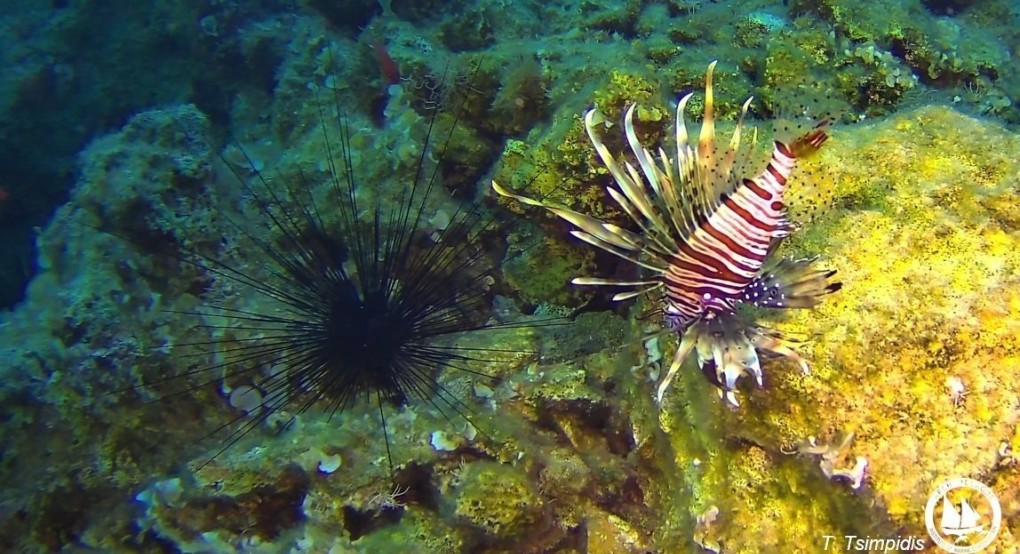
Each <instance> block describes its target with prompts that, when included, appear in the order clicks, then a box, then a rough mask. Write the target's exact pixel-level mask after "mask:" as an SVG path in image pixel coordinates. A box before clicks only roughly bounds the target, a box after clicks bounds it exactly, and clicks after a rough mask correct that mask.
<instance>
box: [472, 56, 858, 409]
mask: <svg viewBox="0 0 1020 554" xmlns="http://www.w3.org/2000/svg"><path fill="white" fill-rule="evenodd" d="M714 68H715V62H712V63H711V64H709V66H708V71H707V72H706V73H705V100H704V106H705V109H704V113H703V114H702V124H701V129H700V133H699V135H698V138H697V140H696V141H694V140H692V139H691V134H690V133H688V131H687V125H686V123H685V121H684V111H685V108H686V106H687V103H688V101H689V100H690V99H691V94H687V95H685V96H684V97H683V98H681V100H680V102H679V103H678V105H677V110H676V125H675V128H674V131H675V134H674V137H675V141H674V144H673V145H671V146H673V147H675V149H673V148H664V147H660V148H658V149H656V150H657V151H656V150H652V151H650V150H649V149H647V148H645V147H644V146H643V145H642V144H641V143H640V142H639V141H638V137H637V133H636V132H635V130H634V121H633V118H634V113H635V106H634V105H631V106H629V107H628V108H627V110H626V113H625V115H624V121H623V129H624V134H625V138H626V142H627V144H628V146H629V147H630V150H631V152H630V153H629V154H627V155H625V156H622V157H619V158H618V157H616V156H614V155H613V154H612V153H611V152H610V151H609V149H608V148H607V147H606V145H605V143H604V142H603V140H602V138H601V136H600V131H602V130H603V129H602V127H604V125H602V124H603V123H604V121H605V118H604V117H603V116H602V115H600V114H599V113H598V112H597V111H596V110H591V111H589V112H588V113H587V114H586V116H585V127H586V129H587V131H588V137H589V138H590V139H591V142H592V146H594V148H595V151H596V152H597V153H598V156H599V158H600V159H601V160H602V162H603V163H604V164H605V166H606V169H608V171H609V174H610V175H612V177H613V181H614V183H613V185H610V186H608V187H607V189H608V192H609V195H610V196H611V197H612V199H613V200H614V201H615V202H616V203H617V204H618V205H619V206H620V208H621V209H622V211H623V212H624V213H626V214H627V216H628V217H629V218H630V219H631V220H632V222H633V224H634V225H633V229H634V230H628V229H624V228H622V227H620V226H618V225H614V224H612V223H607V222H604V221H601V220H599V219H596V218H594V217H591V216H588V215H585V214H581V213H578V212H575V211H573V210H570V209H568V208H565V207H558V206H552V205H549V204H546V203H544V202H542V201H540V200H534V199H531V198H528V197H526V196H521V195H518V194H514V193H512V192H510V191H508V190H506V189H504V188H502V187H500V186H499V185H498V184H496V183H495V182H493V183H492V186H493V189H494V190H495V191H496V192H497V193H498V194H500V195H502V196H506V197H510V198H513V199H516V200H518V201H520V202H522V203H524V204H526V205H530V206H539V207H542V208H544V209H546V210H548V211H550V212H552V213H553V214H554V215H556V216H557V217H559V218H561V219H563V220H565V221H567V222H569V223H570V224H571V225H573V226H574V227H575V230H573V231H571V234H572V235H574V236H575V237H577V238H578V239H580V240H582V241H584V242H586V243H588V244H590V245H592V246H594V247H596V248H599V249H601V250H603V251H605V252H608V253H610V254H613V255H615V256H618V257H620V258H622V259H624V260H627V261H628V262H630V263H632V264H634V265H636V266H638V267H639V268H641V269H642V270H643V272H644V275H643V276H642V277H641V278H639V279H634V280H620V279H605V278H599V277H577V278H575V279H574V280H573V283H574V284H578V285H595V286H612V287H622V288H624V290H623V291H622V292H619V293H617V294H616V295H614V296H613V300H625V299H628V298H633V297H635V296H639V295H643V294H648V295H650V296H651V297H652V298H653V301H654V302H657V303H658V305H659V308H658V310H657V311H661V312H662V313H663V314H664V315H665V318H664V325H665V327H666V328H667V329H668V330H669V331H674V332H676V333H677V334H679V335H680V345H679V346H678V348H677V352H676V356H675V357H674V359H673V363H672V365H671V366H670V368H669V371H668V372H667V373H666V376H665V377H664V378H663V380H662V382H661V383H660V384H659V387H658V391H657V398H658V401H659V402H660V403H661V402H662V398H663V395H664V393H665V391H666V389H667V388H669V385H670V383H671V382H672V381H673V378H674V377H675V375H676V373H677V371H678V370H679V369H680V366H681V365H682V364H683V362H684V360H685V359H687V358H688V357H689V356H690V354H691V353H692V352H697V357H698V363H699V365H700V367H701V371H702V372H703V373H704V374H705V375H706V376H707V377H708V380H709V381H711V382H712V383H713V384H715V385H716V386H717V387H718V388H719V391H720V394H721V395H722V396H723V397H724V398H725V399H726V400H727V401H728V402H729V403H731V404H734V405H736V404H737V400H736V396H735V395H734V394H733V390H734V387H735V386H736V383H737V380H738V379H739V378H740V377H741V376H743V375H750V376H752V377H753V378H754V380H755V382H757V383H758V385H759V386H760V385H761V384H762V370H761V363H760V360H759V352H762V353H769V354H775V355H778V356H783V357H786V358H789V359H791V360H793V361H794V362H796V363H797V364H799V365H800V367H801V369H802V370H804V371H807V367H808V366H807V363H806V362H805V361H804V360H803V359H802V358H801V357H800V356H799V355H798V354H797V353H796V352H795V351H794V350H793V345H794V344H795V342H796V341H793V340H792V339H789V338H786V337H783V336H782V335H780V334H779V333H777V332H775V331H771V330H768V329H766V328H764V327H761V326H758V325H756V324H754V323H752V322H747V321H744V320H743V319H742V318H741V317H740V315H739V314H738V313H737V307H738V306H739V305H741V304H745V305H751V306H756V307H759V308H768V309H776V310H785V309H788V308H810V307H812V306H814V305H816V304H818V303H819V302H820V301H821V300H822V298H823V297H825V296H826V295H828V294H830V293H832V292H835V291H837V290H839V289H840V287H841V284H840V283H839V282H835V281H831V280H830V279H831V277H832V276H833V275H834V274H835V271H834V270H828V269H820V268H817V267H815V266H814V259H802V260H792V259H778V257H777V256H776V251H777V250H778V246H779V244H780V243H781V242H782V240H783V239H784V238H786V237H788V236H789V235H790V234H791V233H793V232H794V226H793V225H792V224H791V223H790V221H789V220H788V219H787V217H786V205H785V203H784V201H783V200H784V198H783V197H784V193H785V191H786V184H787V180H788V179H789V177H790V175H791V174H792V173H793V170H794V168H795V167H796V165H797V160H798V159H800V158H803V157H805V156H810V155H812V154H814V153H815V152H816V151H817V150H818V149H819V148H820V147H821V146H822V144H823V143H825V141H826V139H827V138H828V120H825V119H823V120H821V121H817V122H806V123H807V124H805V122H791V121H782V122H777V123H778V124H777V125H776V126H775V128H776V129H777V135H776V136H775V137H774V147H773V151H772V157H771V158H770V159H769V160H768V162H767V163H765V164H764V168H761V165H758V168H756V173H752V172H751V171H750V170H751V169H752V166H753V165H755V164H756V161H755V160H754V159H753V156H752V153H753V151H754V144H755V141H756V138H757V133H755V132H753V130H752V132H749V133H744V132H743V129H744V115H746V113H747V110H748V107H749V106H750V103H751V99H750V98H749V99H747V101H745V102H744V104H743V107H742V108H743V109H742V111H741V115H740V118H739V119H738V121H737V125H736V129H735V130H734V132H733V135H732V137H731V138H730V140H729V142H728V144H719V143H717V141H716V135H715V122H714V117H713V110H714V108H713V91H712V72H713V70H714ZM614 185H615V186H614Z"/></svg>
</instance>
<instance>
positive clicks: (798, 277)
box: [743, 258, 843, 309]
mask: <svg viewBox="0 0 1020 554" xmlns="http://www.w3.org/2000/svg"><path fill="white" fill-rule="evenodd" d="M814 262H815V258H810V259H801V260H791V259H783V260H780V261H779V262H778V263H776V264H775V265H774V266H772V267H771V268H767V269H766V270H765V271H763V272H762V274H761V275H759V276H758V277H756V278H755V279H754V280H753V281H751V283H750V284H749V285H748V286H747V288H746V289H745V291H744V297H743V300H744V301H746V302H748V303H749V304H754V305H755V306H759V307H762V308H778V309H785V308H811V307H813V306H816V305H818V303H820V302H821V301H822V299H823V298H824V297H825V296H826V295H828V294H831V293H834V292H836V291H838V290H839V289H841V288H843V283H841V282H839V281H835V280H833V279H832V278H833V277H834V276H835V275H836V270H834V269H819V268H818V267H816V266H815V264H814Z"/></svg>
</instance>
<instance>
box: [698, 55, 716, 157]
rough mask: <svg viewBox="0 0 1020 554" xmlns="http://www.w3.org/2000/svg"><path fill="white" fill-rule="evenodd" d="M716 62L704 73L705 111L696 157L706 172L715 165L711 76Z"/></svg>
mask: <svg viewBox="0 0 1020 554" xmlns="http://www.w3.org/2000/svg"><path fill="white" fill-rule="evenodd" d="M717 63H719V61H718V60H712V63H710V64H708V71H707V72H705V111H704V112H703V113H704V115H703V116H702V121H701V134H700V135H699V137H698V156H699V157H700V158H701V160H702V167H703V168H704V169H705V170H706V171H707V170H708V169H709V168H710V167H712V166H713V165H714V164H715V94H714V91H713V87H712V74H713V73H714V72H715V66H716V64H717Z"/></svg>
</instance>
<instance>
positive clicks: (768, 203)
mask: <svg viewBox="0 0 1020 554" xmlns="http://www.w3.org/2000/svg"><path fill="white" fill-rule="evenodd" d="M795 162H796V159H795V158H794V157H793V156H792V154H791V152H790V149H789V148H787V147H786V145H784V144H783V143H781V142H776V143H775V150H774V151H773V153H772V159H771V160H770V161H769V164H768V166H767V167H766V169H765V171H764V172H762V174H761V175H759V176H757V177H755V178H754V179H745V180H744V182H743V184H742V185H741V186H739V187H737V189H736V190H734V191H733V192H732V193H730V194H726V195H724V196H723V198H722V200H721V202H719V203H718V206H717V207H716V209H715V210H714V211H713V212H712V213H711V215H709V217H708V219H707V220H705V221H704V222H703V223H702V224H701V225H700V226H699V227H698V228H697V229H695V230H694V232H693V233H692V234H691V235H690V236H689V237H687V238H686V240H684V241H681V242H679V243H678V244H677V249H676V252H674V253H673V255H672V256H671V257H670V259H669V260H668V261H669V266H668V268H667V270H666V272H665V274H664V275H663V283H664V285H665V287H666V298H667V302H668V303H669V306H668V307H667V311H668V312H669V313H672V314H675V315H679V316H681V317H682V319H684V320H693V319H695V318H697V317H700V316H701V315H702V314H704V313H705V312H707V311H732V310H733V309H734V304H735V302H736V300H737V298H738V297H739V296H740V295H741V293H742V292H743V290H744V288H745V287H746V286H747V285H748V284H749V283H750V282H751V281H752V280H753V279H754V278H755V277H757V276H758V273H759V271H760V270H761V267H762V264H763V263H764V262H765V256H766V255H767V253H768V250H769V245H770V244H771V243H772V241H773V240H775V239H776V238H780V237H783V236H785V235H786V234H787V233H788V229H789V225H788V223H787V221H786V218H785V216H784V213H783V211H784V207H783V202H782V197H783V189H784V188H785V186H786V180H787V179H788V178H789V177H790V174H791V173H792V172H793V168H794V165H795Z"/></svg>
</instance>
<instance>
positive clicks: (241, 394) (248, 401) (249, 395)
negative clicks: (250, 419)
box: [230, 385, 262, 414]
mask: <svg viewBox="0 0 1020 554" xmlns="http://www.w3.org/2000/svg"><path fill="white" fill-rule="evenodd" d="M230 405H231V406H233V407H234V408H236V409H238V410H241V411H242V412H244V413H245V414H251V413H254V412H257V411H258V410H259V408H261V407H262V391H260V390H259V389H257V388H255V387H249V386H248V385H241V386H240V387H237V388H236V389H234V390H232V391H230Z"/></svg>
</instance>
